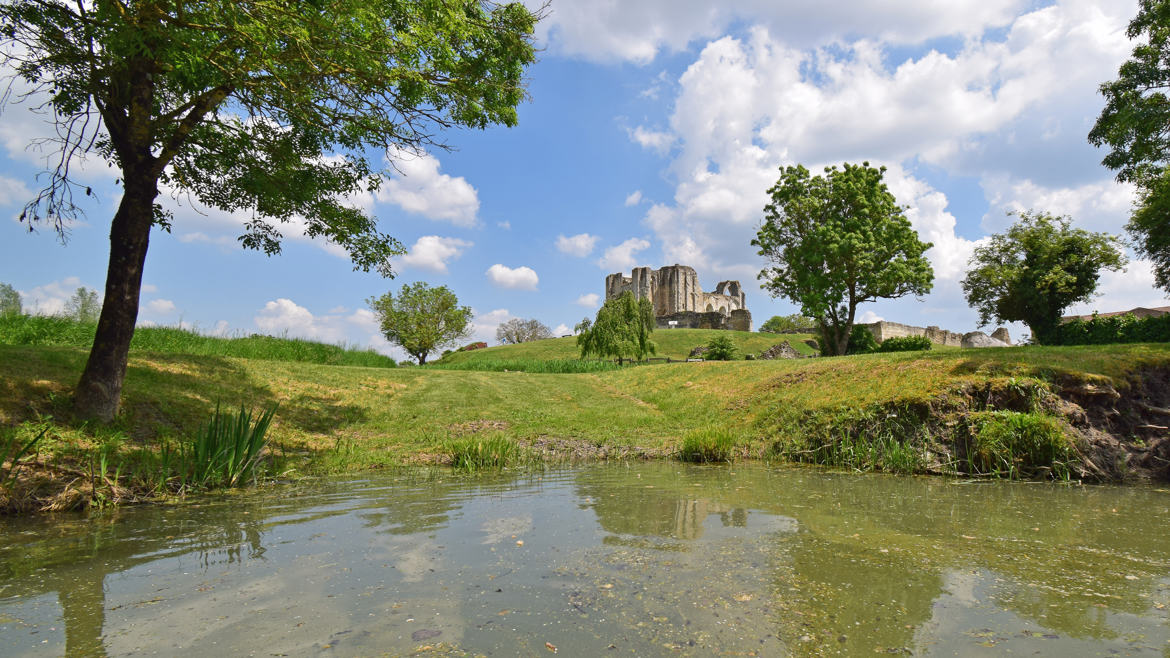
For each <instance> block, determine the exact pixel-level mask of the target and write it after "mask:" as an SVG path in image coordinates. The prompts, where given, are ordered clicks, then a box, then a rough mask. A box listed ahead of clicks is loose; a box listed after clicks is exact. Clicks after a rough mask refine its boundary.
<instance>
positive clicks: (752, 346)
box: [436, 329, 815, 369]
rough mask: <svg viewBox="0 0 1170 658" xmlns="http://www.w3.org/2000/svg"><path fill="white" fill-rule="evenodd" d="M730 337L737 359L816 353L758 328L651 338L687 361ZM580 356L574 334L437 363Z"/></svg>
mask: <svg viewBox="0 0 1170 658" xmlns="http://www.w3.org/2000/svg"><path fill="white" fill-rule="evenodd" d="M721 337H726V338H730V339H731V341H732V343H733V345H734V346H735V348H736V351H737V356H736V358H739V359H742V358H743V355H744V354H749V353H750V354H759V353H760V352H763V351H764V350H766V349H768V348H769V347H772V346H773V345H776V344H777V343H780V342H783V341H785V340H787V341H788V342H789V344H791V345H792V347H793V348H794V349H795V350H796V351H797V352H800V353H801V354H804V355H807V356H812V355H813V354H815V350H813V349H812V348H811V347H809V346H808V345H806V344H805V343H804V341H805V340H807V339H809V338H813V336H812V335H804V334H765V333H759V332H754V331H723V330H719V329H659V330H657V331H655V332H654V333H653V334H651V336H650V338H651V339H652V340H653V341H654V342H655V343H657V344H658V353H657V354H655V355H654V358H659V359H665V358H668V357H669V358H671V359H674V360H680V361H682V360H686V358H687V356H689V355H690V353H691V350H692V349H694V348H696V347H699V346H705V345H707V344H708V343H710V342H711V340H712V339H715V338H721ZM579 356H580V350H579V349H578V348H577V339H576V337H574V336H568V337H565V338H549V339H546V340H536V341H532V342H528V343H520V344H519V345H500V346H497V347H488V348H484V349H479V350H470V351H467V352H452V353H451V354H448V355H447V356H446V357H443V359H442V360H440V361H437V362H436V365H441V366H443V367H450V368H454V367H457V366H459V367H463V368H467V369H471V368H475V369H488V368H489V367H490V366H489V365H488V364H491V363H494V362H496V361H569V360H576V359H578V357H579Z"/></svg>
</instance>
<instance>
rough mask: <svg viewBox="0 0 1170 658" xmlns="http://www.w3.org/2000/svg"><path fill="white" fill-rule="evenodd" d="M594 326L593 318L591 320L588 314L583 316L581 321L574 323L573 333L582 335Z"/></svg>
mask: <svg viewBox="0 0 1170 658" xmlns="http://www.w3.org/2000/svg"><path fill="white" fill-rule="evenodd" d="M592 326H593V320H590V319H589V317H588V316H586V317H583V318H581V321H580V322H578V323H577V324H575V325H573V333H575V334H577V335H581V334H583V333H585V332H586V331H589V327H592Z"/></svg>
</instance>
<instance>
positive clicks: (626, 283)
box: [605, 265, 752, 331]
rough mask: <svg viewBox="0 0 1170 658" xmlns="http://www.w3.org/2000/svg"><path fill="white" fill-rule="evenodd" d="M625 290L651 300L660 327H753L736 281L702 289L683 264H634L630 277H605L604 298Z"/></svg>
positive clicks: (689, 269) (615, 295) (722, 282)
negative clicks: (638, 265) (659, 265)
mask: <svg viewBox="0 0 1170 658" xmlns="http://www.w3.org/2000/svg"><path fill="white" fill-rule="evenodd" d="M627 290H628V291H630V292H632V293H634V298H635V299H649V300H650V303H651V304H653V305H654V318H655V320H656V324H657V326H658V327H659V328H660V329H668V328H671V327H676V328H680V329H734V330H736V331H751V330H752V314H751V312H750V311H748V310H747V306H746V304H745V301H744V294H743V289H742V288H741V287H740V285H739V281H720V282H719V285H717V286H715V292H703V290H702V289H701V288H700V287H699V275H698V274H696V273H695V268H693V267H688V266H686V265H668V266H667V267H663V268H661V269H657V270H651V269H650V268H649V267H635V268H634V269H633V271H632V272H631V273H630V276H625V275H623V274H622V273H621V272H618V273H615V274H610V275H609V276H607V277H605V298H606V299H607V300H608V299H612V298H614V297H617V296H619V295H621V294H622V293H623V292H626V291H627Z"/></svg>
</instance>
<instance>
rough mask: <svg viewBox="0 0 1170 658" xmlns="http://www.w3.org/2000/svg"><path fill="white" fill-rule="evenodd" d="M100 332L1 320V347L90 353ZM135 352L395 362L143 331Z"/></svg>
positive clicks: (363, 352) (356, 351)
mask: <svg viewBox="0 0 1170 658" xmlns="http://www.w3.org/2000/svg"><path fill="white" fill-rule="evenodd" d="M96 329H97V327H96V325H94V324H93V323H84V322H79V321H77V320H74V319H70V318H67V317H63V316H47V315H17V316H0V345H63V346H70V347H82V348H88V347H89V346H90V345H92V344H93V338H94V332H95V331H96ZM130 349H131V350H134V351H142V352H165V353H169V354H196V355H202V356H226V357H238V358H242V359H263V360H266V361H300V362H304V363H319V364H322V365H333V366H365V367H372V368H393V367H394V365H395V363H394V359H391V358H390V357H388V356H385V355H383V354H378V353H377V352H375V351H373V350H370V349H361V348H357V347H349V346H346V345H344V344H342V345H326V344H325V343H318V342H314V341H310V340H304V339H300V338H277V337H273V336H262V335H259V334H253V335H251V336H240V337H234V338H229V337H222V336H205V335H203V334H200V333H198V332H196V331H192V330H189V329H180V328H178V327H140V328H139V329H138V330H137V331H135V332H134V339H133V340H132V341H131V342H130Z"/></svg>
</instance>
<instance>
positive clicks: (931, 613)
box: [0, 464, 1170, 657]
mask: <svg viewBox="0 0 1170 658" xmlns="http://www.w3.org/2000/svg"><path fill="white" fill-rule="evenodd" d="M1168 539H1170V491H1167V490H1165V489H1161V488H1154V487H1129V488H1117V487H1076V486H1060V485H1047V484H1026V483H968V484H964V483H958V482H955V481H952V480H945V479H931V478H909V477H886V476H878V475H865V476H861V475H848V474H830V473H823V472H819V471H813V470H804V469H777V468H769V467H765V466H754V465H753V466H736V467H733V468H728V467H690V466H683V465H679V464H644V465H642V464H639V465H635V466H630V467H622V466H597V467H589V468H580V469H570V470H560V471H551V472H546V473H543V474H536V475H532V474H529V475H521V476H516V475H502V476H482V477H474V478H457V477H452V476H451V475H450V474H448V473H446V472H442V471H439V472H424V471H420V472H418V473H408V474H402V473H397V474H387V475H384V476H382V475H374V476H370V477H367V478H364V479H348V480H329V481H324V482H315V483H312V484H301V485H293V486H284V487H277V488H268V489H265V490H262V491H259V492H249V493H244V494H239V495H234V496H230V497H220V498H212V499H206V498H204V499H200V500H199V501H198V502H197V503H191V504H183V505H177V506H154V507H142V508H136V509H124V510H120V511H117V512H115V513H114V514H112V515H111V516H109V517H108V518H105V519H99V520H85V519H77V518H66V519H61V518H57V519H52V520H44V519H29V520H14V519H4V520H3V524H2V526H0V653H2V654H4V655H6V656H23V655H29V656H41V655H45V656H57V655H63V654H67V655H70V656H77V655H128V654H136V655H143V654H145V655H228V654H229V653H230V654H232V655H247V654H252V655H260V656H272V655H296V656H302V655H337V656H349V655H405V654H411V653H413V652H415V651H416V650H419V649H427V653H438V654H451V655H465V654H466V655H481V654H483V655H495V656H514V655H529V656H544V655H551V653H552V651H553V650H554V648H555V649H556V651H557V653H559V654H562V655H570V656H603V655H640V656H646V655H666V654H671V655H673V654H683V655H713V654H720V655H761V656H774V655H784V654H794V655H821V654H841V655H874V654H895V655H896V654H903V655H906V654H914V655H945V656H950V655H975V656H990V655H1002V654H1005V653H1009V652H1010V653H1011V654H1015V655H1022V654H1026V655H1033V654H1036V655H1064V656H1079V655H1119V654H1120V655H1149V656H1163V657H1166V656H1170V622H1168V617H1170V609H1168V608H1170V541H1168Z"/></svg>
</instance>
